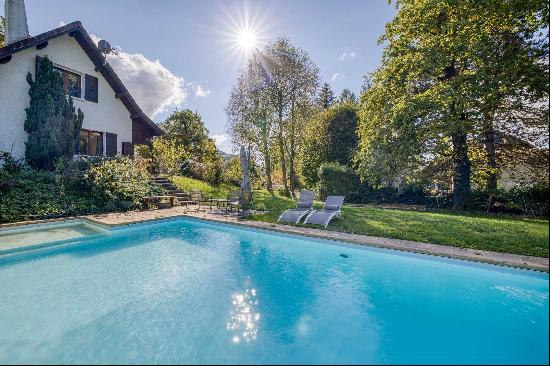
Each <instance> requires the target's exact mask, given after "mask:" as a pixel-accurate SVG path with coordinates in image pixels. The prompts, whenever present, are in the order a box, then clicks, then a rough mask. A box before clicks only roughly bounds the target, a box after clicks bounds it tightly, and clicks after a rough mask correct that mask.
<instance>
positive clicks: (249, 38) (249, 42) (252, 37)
mask: <svg viewBox="0 0 550 366" xmlns="http://www.w3.org/2000/svg"><path fill="white" fill-rule="evenodd" d="M237 42H238V44H239V47H240V48H242V49H243V50H245V51H251V50H253V49H254V48H256V46H257V44H258V37H257V36H256V33H255V32H254V31H253V30H251V29H241V30H240V31H239V33H238V34H237Z"/></svg>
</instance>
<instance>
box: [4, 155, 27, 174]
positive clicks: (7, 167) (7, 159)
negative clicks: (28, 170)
mask: <svg viewBox="0 0 550 366" xmlns="http://www.w3.org/2000/svg"><path fill="white" fill-rule="evenodd" d="M23 167H24V164H23V163H22V162H21V161H19V160H17V159H15V158H14V157H13V155H12V154H11V153H9V152H7V151H0V168H1V169H3V170H4V171H6V172H7V173H17V172H19V171H21V169H23Z"/></svg>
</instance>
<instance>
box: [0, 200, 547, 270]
mask: <svg viewBox="0 0 550 366" xmlns="http://www.w3.org/2000/svg"><path fill="white" fill-rule="evenodd" d="M178 217H181V218H185V217H191V218H193V217H194V218H200V219H204V220H209V221H214V222H220V223H226V224H234V225H239V226H244V227H251V228H257V229H264V230H271V231H276V232H281V233H286V234H295V235H304V236H307V237H312V238H319V239H328V240H337V241H343V242H348V243H354V244H361V245H367V246H371V247H378V248H387V249H394V250H400V251H406V252H413V253H421V254H429V255H435V256H440V257H448V258H455V259H462V260H468V261H474V262H482V263H489V264H496V265H502V266H508V267H516V268H523V269H530V270H536V271H541V272H549V258H543V257H534V256H527V255H518V254H508V253H500V252H493V251H488V250H477V249H469V248H459V247H453V246H447V245H441V244H430V243H422V242H415V241H410V240H401V239H390V238H382V237H377V236H368V235H359V234H349V233H342V232H338V231H330V230H322V229H316V228H308V227H298V226H291V225H282V224H274V223H268V222H260V221H252V220H246V219H242V218H237V217H236V216H235V215H226V214H221V213H214V212H206V211H203V212H200V211H199V212H197V211H194V210H188V209H186V208H185V207H182V206H177V207H173V208H170V209H163V210H143V211H129V212H122V213H108V214H98V215H88V216H79V217H76V219H81V220H82V219H83V220H88V221H90V222H92V223H94V224H99V225H103V226H107V227H117V226H125V225H130V224H138V223H143V222H148V221H151V220H157V219H167V218H178ZM70 219H75V217H72V218H65V219H54V220H40V221H32V222H20V223H10V224H7V225H0V228H2V227H10V226H14V225H23V224H31V223H32V224H36V223H45V222H52V221H61V220H70Z"/></svg>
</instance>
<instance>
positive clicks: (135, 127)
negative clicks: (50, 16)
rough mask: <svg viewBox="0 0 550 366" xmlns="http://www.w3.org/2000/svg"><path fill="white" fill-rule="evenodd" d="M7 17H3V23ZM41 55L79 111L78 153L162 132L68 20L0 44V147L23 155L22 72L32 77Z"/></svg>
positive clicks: (126, 145)
mask: <svg viewBox="0 0 550 366" xmlns="http://www.w3.org/2000/svg"><path fill="white" fill-rule="evenodd" d="M6 15H9V13H8V12H6ZM9 22H10V19H9V18H7V19H6V28H8V29H9V26H10V24H9ZM44 57H48V58H49V59H50V61H52V62H53V64H54V67H55V69H56V70H57V71H59V72H60V74H61V76H62V78H63V81H64V87H65V91H66V93H67V94H70V95H71V96H72V97H73V101H74V106H75V108H77V109H78V108H80V109H81V110H82V112H83V113H84V122H83V125H82V130H81V133H80V141H79V143H77V150H78V151H77V153H78V154H82V155H115V154H118V155H120V154H125V155H132V154H133V145H134V144H143V143H148V142H149V141H150V138H151V137H153V136H156V135H160V134H161V133H162V131H161V130H160V128H158V126H157V125H156V124H155V123H154V122H152V121H151V120H150V119H149V118H148V117H147V116H146V115H145V114H144V113H143V112H142V111H141V109H140V108H139V106H138V105H137V104H136V102H135V101H134V100H133V98H132V97H131V95H130V93H129V92H128V90H127V89H126V88H125V87H124V85H123V84H122V82H121V81H120V79H119V78H118V77H117V75H116V74H115V72H114V70H113V69H112V68H111V67H110V65H109V64H108V63H107V62H105V59H104V55H102V54H101V52H100V51H99V50H98V48H97V46H96V45H95V43H94V42H93V40H92V39H91V38H90V36H89V35H88V34H87V32H86V31H85V30H84V28H83V27H82V25H81V24H80V22H74V23H71V24H68V25H65V26H63V27H60V28H57V29H54V30H52V31H49V32H46V33H43V34H41V35H38V36H35V37H28V38H25V39H22V40H19V41H16V42H13V43H9V44H7V45H6V46H5V47H2V48H0V151H7V152H11V153H12V154H13V155H14V156H15V157H17V158H22V157H24V155H25V142H26V140H27V133H26V132H25V131H24V128H23V126H24V121H25V117H26V114H25V108H27V107H28V106H29V95H28V91H29V84H28V83H27V81H26V79H25V78H26V75H27V73H29V72H30V73H31V75H32V77H33V79H35V77H36V70H37V68H38V65H39V64H40V62H41V60H42V59H43V58H44Z"/></svg>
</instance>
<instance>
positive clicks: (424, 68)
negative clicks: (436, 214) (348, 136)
mask: <svg viewBox="0 0 550 366" xmlns="http://www.w3.org/2000/svg"><path fill="white" fill-rule="evenodd" d="M397 5H398V8H399V11H398V14H397V16H396V17H395V19H394V20H393V21H392V22H390V23H389V24H388V25H387V27H386V32H385V34H384V35H383V36H382V38H381V40H380V41H381V42H384V43H386V45H387V46H386V48H385V50H384V56H383V59H382V65H381V67H380V68H379V69H378V70H377V71H376V72H375V73H374V75H373V79H372V84H371V85H369V88H368V90H366V92H365V93H364V94H363V96H362V110H361V113H360V120H361V122H360V128H359V130H360V139H361V143H360V149H359V152H358V155H357V157H356V160H357V163H358V164H359V168H360V171H361V175H362V176H363V178H367V179H370V180H371V181H373V182H377V181H391V180H394V179H396V178H399V179H402V178H403V177H407V176H412V175H413V173H414V172H415V171H416V170H417V169H418V168H419V167H420V166H422V165H423V164H425V159H426V158H429V157H436V154H435V153H434V152H437V151H438V150H439V151H444V150H446V147H447V146H449V145H450V146H451V162H452V165H451V167H452V172H453V175H452V179H453V186H454V190H453V194H454V206H455V208H459V209H460V208H463V207H464V205H465V204H466V201H467V198H468V195H469V192H470V183H471V170H472V166H471V161H470V160H469V151H468V150H469V145H470V144H469V142H468V139H469V138H470V137H472V136H473V137H475V138H477V139H480V142H484V143H485V145H486V146H489V145H491V146H493V145H494V144H489V143H488V141H489V140H488V137H487V136H492V135H494V133H493V132H494V131H493V125H492V124H490V123H489V124H488V119H491V121H492V120H493V119H494V117H495V115H496V114H498V113H501V112H504V111H506V113H501V116H508V117H505V118H504V119H505V120H506V123H505V124H508V125H514V121H515V119H511V118H510V116H511V115H513V113H510V112H512V111H514V112H515V113H517V114H522V113H523V112H524V110H525V108H524V106H525V104H526V103H531V104H533V103H534V102H535V101H540V100H544V99H545V98H546V99H547V95H548V94H547V89H548V68H547V66H546V65H547V60H548V59H547V57H548V53H547V50H548V42H547V38H546V37H541V36H540V31H541V30H542V29H543V28H545V27H547V25H548V12H547V7H548V4H547V1H520V0H514V1H507V2H502V1H495V0H484V1H473V0H471V1H462V2H454V1H448V0H437V1H431V0H422V1H412V0H411V1H409V0H400V1H397ZM495 55H497V56H495ZM541 98H542V99H541ZM512 100H513V101H514V102H512ZM546 104H547V103H546ZM504 106H506V107H504ZM491 123H492V122H491ZM515 127H516V128H517V127H521V126H519V125H515ZM524 130H525V129H524ZM442 145H443V146H442ZM493 147H494V146H493ZM491 150H492V148H487V154H486V156H487V157H491V156H494V152H492V151H491ZM486 160H487V163H486V164H488V165H489V162H490V159H488V158H487V159H486ZM493 165H494V164H493ZM489 168H490V170H491V171H494V166H489Z"/></svg>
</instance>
